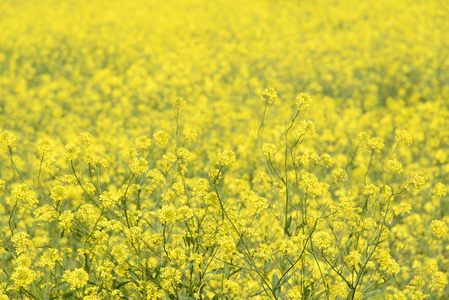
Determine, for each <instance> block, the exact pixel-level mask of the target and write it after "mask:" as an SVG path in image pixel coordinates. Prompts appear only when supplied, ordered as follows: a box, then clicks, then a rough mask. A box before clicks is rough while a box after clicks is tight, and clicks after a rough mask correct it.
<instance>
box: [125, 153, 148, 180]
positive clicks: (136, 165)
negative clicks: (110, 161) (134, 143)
mask: <svg viewBox="0 0 449 300" xmlns="http://www.w3.org/2000/svg"><path fill="white" fill-rule="evenodd" d="M129 168H130V169H131V172H132V173H133V174H135V175H137V176H139V175H141V174H143V173H145V172H146V171H147V170H148V162H147V161H146V160H145V158H143V157H140V158H133V160H132V161H131V163H130V166H129Z"/></svg>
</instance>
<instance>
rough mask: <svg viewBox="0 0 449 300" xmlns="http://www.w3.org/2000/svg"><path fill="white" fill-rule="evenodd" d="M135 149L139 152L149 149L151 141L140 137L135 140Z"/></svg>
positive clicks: (143, 136)
mask: <svg viewBox="0 0 449 300" xmlns="http://www.w3.org/2000/svg"><path fill="white" fill-rule="evenodd" d="M136 147H137V149H139V150H147V149H149V148H150V147H151V139H150V138H149V137H147V136H145V135H142V136H140V137H138V138H137V139H136Z"/></svg>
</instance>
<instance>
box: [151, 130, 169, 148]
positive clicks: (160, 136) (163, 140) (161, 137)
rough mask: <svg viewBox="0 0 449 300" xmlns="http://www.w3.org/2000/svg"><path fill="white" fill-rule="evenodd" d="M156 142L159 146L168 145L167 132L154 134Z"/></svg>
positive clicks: (160, 131) (161, 131)
mask: <svg viewBox="0 0 449 300" xmlns="http://www.w3.org/2000/svg"><path fill="white" fill-rule="evenodd" d="M153 138H154V141H155V142H156V145H158V146H164V145H165V144H167V143H168V135H167V133H166V132H165V131H163V130H159V131H156V132H155V133H154V134H153Z"/></svg>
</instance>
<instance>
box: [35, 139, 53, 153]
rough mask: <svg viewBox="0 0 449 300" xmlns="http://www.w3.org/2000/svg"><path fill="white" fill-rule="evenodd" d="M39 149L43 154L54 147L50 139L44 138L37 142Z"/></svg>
mask: <svg viewBox="0 0 449 300" xmlns="http://www.w3.org/2000/svg"><path fill="white" fill-rule="evenodd" d="M37 149H38V150H39V153H40V154H41V155H45V154H46V153H49V152H51V151H52V149H53V148H52V146H51V144H50V141H49V140H47V139H43V140H39V141H38V142H37Z"/></svg>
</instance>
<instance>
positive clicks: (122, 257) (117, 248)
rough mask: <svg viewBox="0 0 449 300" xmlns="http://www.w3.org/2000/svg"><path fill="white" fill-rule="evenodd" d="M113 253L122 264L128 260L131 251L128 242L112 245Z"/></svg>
mask: <svg viewBox="0 0 449 300" xmlns="http://www.w3.org/2000/svg"><path fill="white" fill-rule="evenodd" d="M111 254H112V255H113V256H114V257H115V259H116V260H117V262H118V263H119V264H122V263H123V262H125V261H126V259H127V257H128V255H129V254H130V252H129V249H128V247H127V246H126V244H124V243H119V244H116V245H114V246H113V247H112V251H111Z"/></svg>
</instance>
